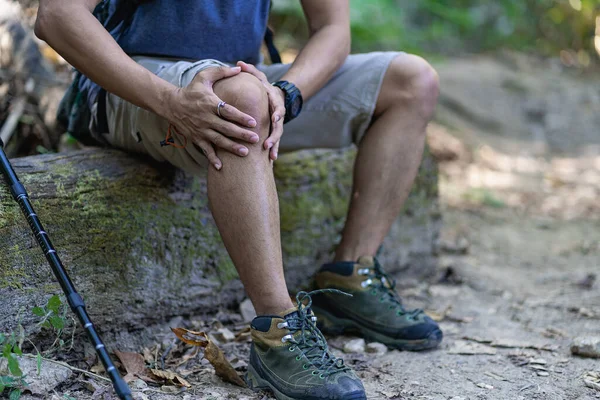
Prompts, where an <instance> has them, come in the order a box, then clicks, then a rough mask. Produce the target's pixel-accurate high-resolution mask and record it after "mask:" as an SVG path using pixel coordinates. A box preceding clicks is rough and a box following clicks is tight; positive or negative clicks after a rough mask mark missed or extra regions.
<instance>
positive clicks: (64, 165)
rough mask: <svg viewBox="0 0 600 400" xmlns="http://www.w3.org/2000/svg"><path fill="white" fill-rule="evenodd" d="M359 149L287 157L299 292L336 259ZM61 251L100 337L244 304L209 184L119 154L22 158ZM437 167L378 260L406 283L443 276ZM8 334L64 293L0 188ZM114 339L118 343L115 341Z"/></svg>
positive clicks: (27, 181)
mask: <svg viewBox="0 0 600 400" xmlns="http://www.w3.org/2000/svg"><path fill="white" fill-rule="evenodd" d="M354 156H355V150H354V149H345V150H312V151H301V152H296V153H291V154H287V155H284V156H283V157H281V158H280V160H278V161H277V164H276V168H275V174H276V177H277V183H278V191H279V196H280V207H281V215H282V219H281V230H282V242H283V250H284V262H285V269H286V276H287V280H288V283H289V285H290V289H291V290H296V289H298V288H300V287H303V286H304V285H306V284H307V283H308V282H309V278H310V275H311V274H312V273H313V271H314V270H315V269H316V268H317V267H318V265H320V264H321V263H322V262H325V261H328V260H330V259H331V256H332V252H333V249H334V246H335V243H337V242H338V240H339V235H340V232H341V229H342V226H343V221H344V217H345V214H346V210H347V205H348V199H349V195H350V189H351V180H352V178H351V175H352V174H351V171H352V164H353V160H354ZM14 167H15V170H16V172H17V174H18V175H19V176H20V178H21V181H22V182H23V184H24V185H25V186H26V188H27V189H28V191H29V194H30V196H31V199H32V203H33V205H34V207H35V208H36V211H37V212H38V215H39V216H40V219H41V221H42V223H43V224H44V225H45V228H46V231H47V232H49V235H50V238H51V239H52V240H53V243H54V245H55V247H56V248H57V250H58V254H59V255H60V256H61V257H62V260H63V262H64V264H65V265H66V266H67V268H68V270H69V271H70V274H71V277H72V279H73V281H74V283H75V285H76V287H77V288H78V290H79V292H80V293H81V294H82V295H83V296H84V298H85V299H86V302H87V304H88V310H89V312H90V314H91V316H92V318H93V319H94V321H95V323H96V324H97V325H98V326H99V327H101V329H103V330H105V331H107V330H112V331H116V330H122V329H124V328H125V329H127V330H136V329H140V328H143V327H145V326H147V325H148V324H151V323H154V322H159V321H164V320H167V319H168V318H170V317H173V316H177V315H189V314H194V313H196V314H202V313H205V312H215V311H217V310H218V309H219V308H221V307H226V306H232V305H234V304H236V303H237V302H239V301H240V300H241V299H242V298H243V297H244V292H243V290H242V285H241V283H240V282H239V280H238V279H237V274H236V271H235V268H234V266H233V264H232V262H231V260H230V258H229V256H228V255H227V253H226V251H225V249H224V246H223V245H222V243H221V240H220V236H219V233H218V231H217V228H216V226H215V223H214V221H213V219H212V217H211V214H210V211H209V209H208V204H207V203H208V201H207V196H206V180H205V179H204V178H197V177H196V178H195V177H191V176H187V175H185V174H184V173H182V172H181V171H176V170H175V169H173V168H169V167H167V166H165V165H159V164H154V163H151V162H149V161H147V160H141V159H139V158H137V157H134V156H131V155H127V154H124V153H122V152H120V151H116V150H101V149H90V150H83V151H77V152H71V153H64V154H54V155H43V156H35V157H26V158H21V159H15V160H14ZM439 225H440V214H439V211H438V204H437V169H436V166H435V165H434V163H433V162H432V159H431V158H430V157H429V156H427V157H426V159H425V162H424V164H423V167H422V169H421V172H420V174H419V178H418V182H417V184H416V185H415V187H414V189H413V191H412V194H411V197H410V199H409V201H408V203H407V207H406V211H405V212H404V213H403V214H402V215H401V216H400V217H399V218H398V220H397V221H396V222H395V224H394V226H393V228H392V231H391V233H390V235H389V236H388V238H387V239H386V241H385V244H384V248H383V251H382V255H381V257H382V259H383V261H384V263H385V265H386V267H387V268H388V269H389V270H390V271H392V272H396V273H397V272H400V271H402V274H401V276H402V278H403V280H406V279H407V278H416V279H423V278H425V277H427V276H428V275H430V274H431V273H432V272H433V270H434V267H435V255H434V253H435V251H434V245H435V242H436V238H437V234H438V230H439ZM0 249H2V252H0V298H2V299H3V301H2V305H0V332H7V331H8V332H9V331H10V330H11V329H13V328H14V327H15V325H16V323H17V319H16V317H15V316H16V315H17V314H19V315H20V318H21V319H22V324H23V325H24V326H25V328H26V330H27V328H28V327H30V326H31V324H32V322H33V321H34V319H35V317H33V316H32V314H31V308H32V307H34V306H36V305H42V304H44V303H45V301H46V300H47V298H48V297H49V296H50V295H52V294H55V293H59V292H60V289H59V287H58V285H57V284H56V283H55V280H54V278H53V276H52V274H51V271H50V268H49V267H48V265H47V263H46V260H45V258H44V257H43V255H42V252H41V250H40V249H39V248H38V245H37V242H36V241H35V239H34V237H33V235H32V233H31V232H30V230H29V226H28V225H27V223H26V221H25V218H24V217H23V216H22V215H21V213H20V209H19V208H18V207H17V205H16V203H14V201H13V200H12V198H11V197H10V195H9V193H8V190H7V188H6V187H5V185H2V186H1V187H0ZM109 342H110V340H109Z"/></svg>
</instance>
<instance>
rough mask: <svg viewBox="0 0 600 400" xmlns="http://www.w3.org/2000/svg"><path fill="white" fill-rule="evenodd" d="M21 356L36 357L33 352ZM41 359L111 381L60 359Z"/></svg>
mask: <svg viewBox="0 0 600 400" xmlns="http://www.w3.org/2000/svg"><path fill="white" fill-rule="evenodd" d="M23 357H27V358H37V356H34V355H33V354H23ZM42 360H44V361H48V362H51V363H53V364H56V365H60V366H63V367H65V368H69V369H70V370H72V371H76V372H81V373H82V374H84V375H87V376H91V377H93V378H96V379H100V380H103V381H107V382H111V380H110V379H108V378H105V377H103V376H100V375H98V374H95V373H93V372H90V371H86V370H84V369H80V368H77V367H73V366H72V365H69V364H67V363H64V362H62V361H56V360H51V359H49V358H44V357H42Z"/></svg>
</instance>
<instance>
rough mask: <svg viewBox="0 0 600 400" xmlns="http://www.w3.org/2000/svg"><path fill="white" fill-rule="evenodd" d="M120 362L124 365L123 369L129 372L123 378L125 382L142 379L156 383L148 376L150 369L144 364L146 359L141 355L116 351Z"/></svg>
mask: <svg viewBox="0 0 600 400" xmlns="http://www.w3.org/2000/svg"><path fill="white" fill-rule="evenodd" d="M115 354H116V355H117V357H119V360H121V362H122V363H123V367H125V370H126V371H127V375H125V376H124V377H123V379H124V380H125V382H131V381H133V380H135V379H137V378H140V379H141V380H143V381H146V382H156V381H155V380H154V379H152V377H151V376H150V375H149V374H148V368H146V364H145V363H144V357H142V355H141V354H139V353H129V352H123V351H118V350H116V351H115Z"/></svg>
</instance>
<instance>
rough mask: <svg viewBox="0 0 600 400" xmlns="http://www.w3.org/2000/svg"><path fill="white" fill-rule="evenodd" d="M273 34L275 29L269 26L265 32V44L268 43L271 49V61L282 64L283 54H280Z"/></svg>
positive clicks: (268, 48) (268, 47) (269, 49)
mask: <svg viewBox="0 0 600 400" xmlns="http://www.w3.org/2000/svg"><path fill="white" fill-rule="evenodd" d="M273 36H274V35H273V30H272V29H271V28H269V27H267V31H266V32H265V44H266V45H267V50H268V51H269V57H270V58H271V63H273V64H281V55H279V51H278V50H277V47H275V43H274V42H273Z"/></svg>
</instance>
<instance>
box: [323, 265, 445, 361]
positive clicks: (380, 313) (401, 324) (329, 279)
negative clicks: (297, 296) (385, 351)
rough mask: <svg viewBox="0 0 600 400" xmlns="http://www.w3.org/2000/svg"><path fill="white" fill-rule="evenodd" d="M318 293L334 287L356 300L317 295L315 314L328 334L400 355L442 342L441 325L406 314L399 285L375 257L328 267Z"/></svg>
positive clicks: (420, 313)
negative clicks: (379, 345)
mask: <svg viewBox="0 0 600 400" xmlns="http://www.w3.org/2000/svg"><path fill="white" fill-rule="evenodd" d="M315 286H316V288H323V287H328V288H335V289H339V290H343V291H344V292H347V293H350V294H352V297H346V296H338V297H335V298H333V297H331V295H330V294H329V293H319V294H318V295H315V296H314V300H313V305H312V309H313V311H314V313H315V315H316V316H317V317H319V319H318V321H319V323H318V326H319V328H320V329H321V330H322V331H323V332H324V333H327V334H332V335H338V334H341V333H345V332H349V333H357V334H359V335H361V336H362V337H364V338H365V339H367V340H371V341H376V342H380V343H383V344H385V345H387V346H388V347H392V348H396V349H401V350H411V351H418V350H426V349H431V348H434V347H436V346H437V345H438V344H439V343H440V342H441V341H442V337H443V334H442V331H441V330H440V328H439V326H438V325H437V324H436V323H435V322H434V321H433V320H432V319H431V318H429V317H428V316H427V315H425V314H424V312H423V310H412V311H408V310H406V309H405V308H404V307H403V306H402V301H401V300H400V297H399V296H398V294H397V293H396V290H395V287H396V282H395V281H394V280H392V279H390V277H389V276H388V275H387V274H386V273H385V272H384V271H383V268H382V267H381V265H380V264H379V262H378V261H377V259H376V258H374V257H361V258H360V259H359V260H358V262H356V263H355V262H336V263H330V264H325V265H323V266H322V267H321V269H320V270H319V271H318V272H317V274H316V275H315Z"/></svg>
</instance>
